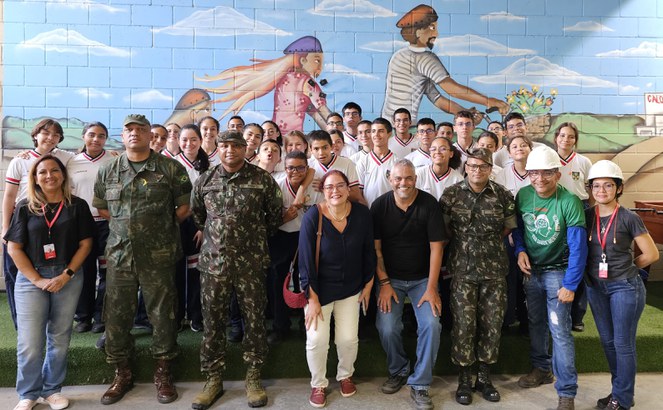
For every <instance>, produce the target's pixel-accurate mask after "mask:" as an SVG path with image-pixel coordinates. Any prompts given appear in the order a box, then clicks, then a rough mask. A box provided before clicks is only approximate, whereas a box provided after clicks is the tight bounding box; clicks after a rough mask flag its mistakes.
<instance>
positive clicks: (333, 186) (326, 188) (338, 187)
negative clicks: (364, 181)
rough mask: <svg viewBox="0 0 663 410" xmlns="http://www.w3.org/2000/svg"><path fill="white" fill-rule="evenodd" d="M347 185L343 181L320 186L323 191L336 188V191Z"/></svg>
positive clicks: (330, 190)
mask: <svg viewBox="0 0 663 410" xmlns="http://www.w3.org/2000/svg"><path fill="white" fill-rule="evenodd" d="M347 186H348V184H346V183H345V182H339V183H338V184H336V185H333V184H329V185H324V186H323V187H322V189H324V190H325V192H334V189H336V190H338V191H342V190H343V189H345V188H347Z"/></svg>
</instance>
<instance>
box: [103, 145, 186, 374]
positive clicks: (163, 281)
mask: <svg viewBox="0 0 663 410" xmlns="http://www.w3.org/2000/svg"><path fill="white" fill-rule="evenodd" d="M190 194H191V182H190V181H189V176H188V175H187V172H186V170H185V169H184V167H183V166H182V165H181V164H179V163H178V162H177V161H175V160H172V159H169V158H166V157H165V156H163V155H160V154H157V153H155V152H153V151H152V152H151V153H150V156H149V158H148V159H147V160H146V161H145V162H144V163H143V165H142V168H141V169H140V170H139V171H138V172H136V171H135V170H134V168H133V167H132V165H131V164H130V162H129V160H128V158H127V156H126V154H122V155H120V156H119V157H117V158H116V159H115V160H113V161H112V162H110V163H108V164H106V165H105V166H104V167H103V168H101V169H100V170H99V173H98V175H97V181H96V183H95V185H94V199H93V201H92V205H93V206H94V207H96V208H98V209H107V210H108V211H109V212H110V216H111V219H110V222H109V229H110V234H109V236H108V242H107V245H106V251H105V255H106V260H107V263H108V272H107V276H106V297H105V300H104V322H105V324H106V338H107V339H106V355H107V358H106V360H107V361H108V363H120V362H123V361H125V360H127V359H129V358H130V356H131V354H132V353H133V338H132V337H131V334H130V331H131V328H132V326H133V319H134V315H135V313H136V304H137V298H136V295H137V292H138V286H139V285H140V286H141V288H142V290H143V294H144V296H145V304H146V307H147V312H148V316H149V319H150V322H151V323H152V325H153V326H154V334H153V336H152V354H153V356H154V357H155V358H157V359H164V360H170V359H172V358H174V357H175V356H176V355H177V328H176V324H175V310H176V309H177V293H176V290H175V262H176V261H177V260H178V259H179V258H180V257H181V255H182V249H181V245H180V235H179V228H178V227H177V221H176V216H175V209H176V207H178V206H182V205H188V203H189V198H190Z"/></svg>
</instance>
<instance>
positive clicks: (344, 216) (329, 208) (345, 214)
mask: <svg viewBox="0 0 663 410" xmlns="http://www.w3.org/2000/svg"><path fill="white" fill-rule="evenodd" d="M343 206H344V207H345V209H344V210H343V215H342V216H341V217H340V218H339V217H337V216H336V215H334V212H332V209H331V207H330V206H328V207H327V210H328V211H329V215H331V217H332V219H333V220H335V221H336V222H343V220H344V219H345V218H346V216H347V213H348V205H347V203H346V204H344V205H343Z"/></svg>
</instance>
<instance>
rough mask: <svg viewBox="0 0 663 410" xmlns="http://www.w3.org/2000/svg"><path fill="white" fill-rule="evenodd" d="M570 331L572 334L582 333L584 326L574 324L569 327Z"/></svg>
mask: <svg viewBox="0 0 663 410" xmlns="http://www.w3.org/2000/svg"><path fill="white" fill-rule="evenodd" d="M571 330H573V331H574V332H582V331H584V330H585V324H584V323H582V322H580V323H574V324H573V326H571Z"/></svg>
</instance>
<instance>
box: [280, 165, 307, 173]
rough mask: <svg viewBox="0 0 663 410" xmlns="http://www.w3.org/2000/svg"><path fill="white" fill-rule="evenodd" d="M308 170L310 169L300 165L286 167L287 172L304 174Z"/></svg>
mask: <svg viewBox="0 0 663 410" xmlns="http://www.w3.org/2000/svg"><path fill="white" fill-rule="evenodd" d="M306 168H308V167H307V166H306V165H300V166H298V167H292V166H287V167H285V170H286V171H288V172H295V171H297V172H304V171H306Z"/></svg>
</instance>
